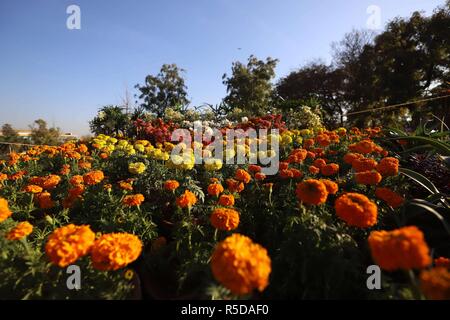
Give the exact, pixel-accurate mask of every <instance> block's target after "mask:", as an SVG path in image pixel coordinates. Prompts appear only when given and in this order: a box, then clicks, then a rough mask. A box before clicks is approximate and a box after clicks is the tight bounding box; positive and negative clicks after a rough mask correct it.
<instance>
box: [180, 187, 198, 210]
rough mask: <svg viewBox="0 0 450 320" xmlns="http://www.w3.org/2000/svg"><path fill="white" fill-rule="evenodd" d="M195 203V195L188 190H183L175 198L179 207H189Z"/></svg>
mask: <svg viewBox="0 0 450 320" xmlns="http://www.w3.org/2000/svg"><path fill="white" fill-rule="evenodd" d="M196 203H197V197H196V196H195V194H193V193H192V192H191V191H189V190H185V191H184V193H183V194H182V195H181V196H179V197H178V198H177V205H178V206H179V207H180V208H190V207H192V206H193V205H194V204H196Z"/></svg>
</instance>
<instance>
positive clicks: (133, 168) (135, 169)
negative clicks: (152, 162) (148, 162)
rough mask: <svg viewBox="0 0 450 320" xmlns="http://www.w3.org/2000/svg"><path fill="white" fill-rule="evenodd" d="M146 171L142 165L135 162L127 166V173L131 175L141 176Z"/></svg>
mask: <svg viewBox="0 0 450 320" xmlns="http://www.w3.org/2000/svg"><path fill="white" fill-rule="evenodd" d="M146 169H147V167H146V166H145V164H144V163H142V162H135V163H130V164H129V165H128V171H129V172H130V173H133V174H142V173H144V171H145V170H146Z"/></svg>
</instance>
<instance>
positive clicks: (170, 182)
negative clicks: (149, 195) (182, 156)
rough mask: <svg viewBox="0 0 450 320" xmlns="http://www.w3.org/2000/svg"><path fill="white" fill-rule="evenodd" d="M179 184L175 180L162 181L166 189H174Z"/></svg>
mask: <svg viewBox="0 0 450 320" xmlns="http://www.w3.org/2000/svg"><path fill="white" fill-rule="evenodd" d="M179 186H180V183H179V182H178V181H177V180H167V181H166V182H164V189H166V190H168V191H174V190H176V189H177V188H178V187H179Z"/></svg>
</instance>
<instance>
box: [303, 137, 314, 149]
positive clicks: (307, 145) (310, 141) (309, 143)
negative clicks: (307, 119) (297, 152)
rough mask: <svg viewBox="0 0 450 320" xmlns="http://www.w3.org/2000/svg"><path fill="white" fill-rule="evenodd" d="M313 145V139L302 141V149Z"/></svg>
mask: <svg viewBox="0 0 450 320" xmlns="http://www.w3.org/2000/svg"><path fill="white" fill-rule="evenodd" d="M313 145H314V139H305V140H303V147H305V148H307V149H308V148H310V147H312V146H313Z"/></svg>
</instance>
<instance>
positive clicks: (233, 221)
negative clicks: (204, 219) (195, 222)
mask: <svg viewBox="0 0 450 320" xmlns="http://www.w3.org/2000/svg"><path fill="white" fill-rule="evenodd" d="M210 220H211V224H212V225H213V227H214V228H216V229H219V230H225V231H230V230H234V229H236V228H237V227H238V225H239V212H237V211H236V210H234V209H228V208H218V209H215V210H214V211H213V212H212V214H211V218H210Z"/></svg>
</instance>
